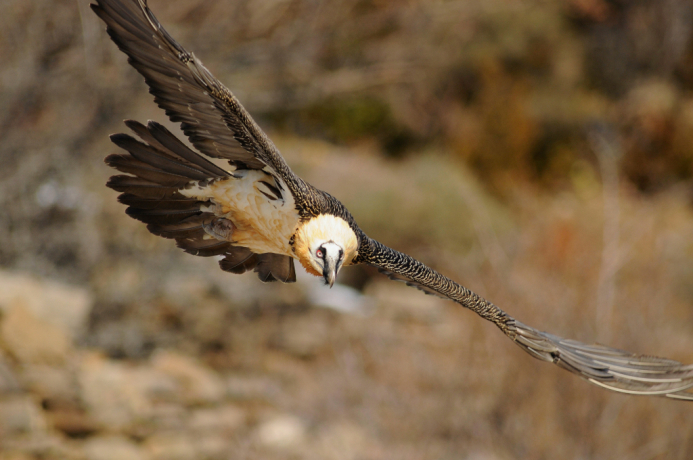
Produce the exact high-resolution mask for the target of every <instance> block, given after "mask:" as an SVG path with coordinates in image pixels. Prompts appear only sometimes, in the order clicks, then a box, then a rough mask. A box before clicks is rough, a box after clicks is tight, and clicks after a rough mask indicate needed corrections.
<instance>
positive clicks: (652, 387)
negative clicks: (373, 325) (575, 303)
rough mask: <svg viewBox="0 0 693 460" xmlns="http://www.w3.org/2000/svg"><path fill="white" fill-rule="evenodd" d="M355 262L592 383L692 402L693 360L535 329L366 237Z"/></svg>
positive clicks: (412, 260)
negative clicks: (482, 322) (449, 304)
mask: <svg viewBox="0 0 693 460" xmlns="http://www.w3.org/2000/svg"><path fill="white" fill-rule="evenodd" d="M359 262H363V263H367V264H369V265H372V266H374V267H376V268H378V269H379V270H380V271H381V272H383V273H385V274H386V275H388V276H389V277H390V278H391V279H394V280H396V281H403V282H405V283H407V284H408V285H409V286H413V287H416V288H418V289H421V290H422V291H424V292H426V293H428V294H435V295H438V296H440V297H444V298H447V299H450V300H453V301H455V302H457V303H459V304H460V305H462V306H463V307H466V308H469V309H470V310H472V311H473V312H475V313H476V314H478V315H479V316H481V317H482V318H484V319H486V320H488V321H491V322H492V323H494V324H495V325H496V326H498V328H499V329H500V330H501V331H503V333H504V334H505V335H506V336H508V337H509V338H510V339H511V340H512V341H513V342H515V343H516V344H517V345H519V346H520V348H522V349H523V350H524V351H526V352H527V353H529V354H530V355H532V356H534V357H535V358H537V359H540V360H542V361H548V362H552V363H554V364H557V365H558V366H560V367H562V368H563V369H566V370H568V371H570V372H572V373H574V374H577V375H579V376H580V377H582V378H584V379H587V380H588V381H590V382H592V383H594V384H596V385H599V386H601V387H604V388H607V389H609V390H613V391H617V392H621V393H628V394H635V395H653V396H667V397H670V398H674V399H684V400H691V401H693V393H691V392H688V391H686V390H688V389H690V388H693V365H683V364H681V363H680V362H678V361H674V360H671V359H666V358H658V357H655V356H644V355H637V354H633V353H629V352H627V351H622V350H617V349H615V348H609V347H605V346H602V345H587V344H584V343H581V342H578V341H575V340H568V339H564V338H561V337H558V336H555V335H552V334H549V333H546V332H541V331H538V330H536V329H534V328H532V327H530V326H527V325H526V324H523V323H521V322H520V321H517V320H516V319H515V318H513V317H511V316H510V315H508V314H507V313H506V312H504V311H503V310H501V309H500V308H498V307H497V306H496V305H494V304H492V303H491V302H489V301H487V300H486V299H484V298H482V297H480V296H478V295H477V294H475V293H474V292H472V291H470V290H469V289H467V288H465V287H464V286H461V285H459V284H457V283H455V282H454V281H452V280H450V279H449V278H446V277H445V276H443V275H441V274H440V273H438V272H436V271H435V270H433V269H431V268H429V267H427V266H426V265H424V264H422V263H421V262H419V261H417V260H415V259H414V258H412V257H410V256H408V255H406V254H403V253H401V252H397V251H395V250H394V249H391V248H388V247H387V246H385V245H383V244H382V243H379V242H377V241H375V240H372V239H370V238H368V237H365V238H364V239H363V240H362V243H361V246H360V247H359Z"/></svg>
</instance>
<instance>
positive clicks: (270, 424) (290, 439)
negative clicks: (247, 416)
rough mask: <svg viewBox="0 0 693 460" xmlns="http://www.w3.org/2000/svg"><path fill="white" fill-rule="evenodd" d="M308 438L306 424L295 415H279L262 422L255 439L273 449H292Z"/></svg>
mask: <svg viewBox="0 0 693 460" xmlns="http://www.w3.org/2000/svg"><path fill="white" fill-rule="evenodd" d="M305 438H306V426H305V424H304V423H303V422H302V421H301V419H299V418H298V417H295V416H293V415H289V414H284V415H277V416H274V417H272V418H270V419H269V420H267V421H266V422H264V423H262V424H260V425H259V426H258V427H257V429H256V431H255V439H256V440H257V441H258V442H259V444H261V445H262V446H264V447H268V448H270V449H273V450H284V449H291V448H296V447H299V446H301V445H302V444H303V443H304V441H305Z"/></svg>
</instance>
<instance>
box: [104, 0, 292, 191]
mask: <svg viewBox="0 0 693 460" xmlns="http://www.w3.org/2000/svg"><path fill="white" fill-rule="evenodd" d="M97 3H98V4H97V5H94V4H92V5H91V8H92V9H93V10H94V12H95V13H96V14H97V15H98V16H99V17H100V18H101V19H102V20H103V21H104V22H105V23H106V26H107V27H106V30H107V32H108V34H109V35H110V36H111V38H112V39H113V41H114V42H115V43H116V44H117V45H118V47H119V48H120V50H121V51H123V52H124V53H125V54H127V56H128V58H129V59H128V61H129V62H130V64H132V66H133V67H135V69H137V71H138V72H139V73H140V74H142V76H144V79H145V81H146V83H147V84H148V85H149V88H150V89H149V91H150V93H152V94H153V95H154V100H155V101H156V103H157V104H158V105H159V107H161V108H163V109H164V110H165V111H166V114H167V115H168V117H169V118H170V119H171V120H172V121H174V122H180V123H181V128H182V129H183V132H184V133H185V135H186V136H188V138H189V140H190V142H191V143H192V144H193V145H194V146H195V147H196V148H197V149H198V150H199V151H200V152H202V153H204V154H205V155H208V156H210V157H213V158H223V159H227V160H229V162H230V163H232V164H234V165H236V166H238V167H242V168H249V169H265V170H267V169H268V168H269V171H268V172H271V173H273V174H275V175H278V176H279V177H280V178H281V179H283V180H284V181H285V182H287V183H291V182H294V181H295V180H296V177H295V176H294V174H293V173H292V172H291V169H290V168H289V166H288V165H287V164H286V162H285V161H284V159H283V158H282V156H281V154H280V153H279V151H278V150H277V148H276V147H275V146H274V144H273V143H272V141H271V140H270V139H269V138H268V137H267V135H266V134H265V133H264V132H263V131H262V130H261V129H260V127H259V126H258V125H257V124H256V123H255V121H254V120H253V119H252V118H251V116H250V114H248V112H247V111H246V110H245V109H244V108H243V106H242V105H241V103H240V102H238V100H237V99H236V97H235V96H234V95H233V94H232V93H231V91H229V90H228V89H227V88H226V87H225V86H224V85H223V84H222V83H220V82H219V81H218V80H217V79H216V78H214V76H213V75H212V74H211V73H210V72H209V71H208V70H207V69H206V68H205V67H204V65H202V62H200V60H199V59H197V58H196V57H195V56H194V55H193V54H192V53H188V52H187V51H186V50H185V49H184V48H183V47H182V46H181V45H180V44H178V43H177V42H176V41H175V40H174V39H173V38H172V37H171V36H170V35H169V33H168V32H166V30H165V29H164V28H163V27H162V25H161V24H160V23H159V21H158V20H157V19H156V17H155V16H154V14H153V13H152V12H151V10H150V9H149V7H148V6H147V2H146V0H97Z"/></svg>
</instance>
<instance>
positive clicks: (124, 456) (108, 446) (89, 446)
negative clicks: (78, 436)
mask: <svg viewBox="0 0 693 460" xmlns="http://www.w3.org/2000/svg"><path fill="white" fill-rule="evenodd" d="M84 456H85V458H86V460H146V459H148V457H147V455H145V453H144V452H143V451H142V449H141V448H140V447H139V446H138V445H137V444H135V443H134V442H132V441H130V440H129V439H127V438H125V437H123V436H100V437H95V438H89V439H87V441H86V442H85V443H84Z"/></svg>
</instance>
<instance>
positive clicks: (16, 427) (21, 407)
mask: <svg viewBox="0 0 693 460" xmlns="http://www.w3.org/2000/svg"><path fill="white" fill-rule="evenodd" d="M45 429H46V421H45V419H44V417H43V412H42V411H41V408H40V407H39V405H38V403H36V402H35V401H34V400H33V399H31V398H29V397H28V396H20V395H18V396H12V397H8V398H4V399H2V400H0V439H2V437H5V436H10V437H11V436H14V435H17V434H19V433H36V432H38V431H45ZM0 445H2V443H1V442H0Z"/></svg>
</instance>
